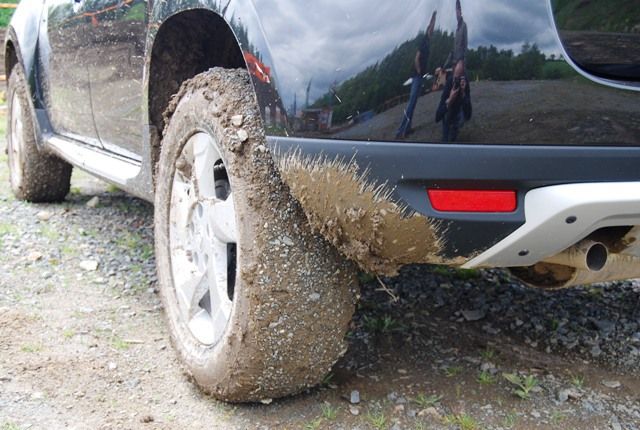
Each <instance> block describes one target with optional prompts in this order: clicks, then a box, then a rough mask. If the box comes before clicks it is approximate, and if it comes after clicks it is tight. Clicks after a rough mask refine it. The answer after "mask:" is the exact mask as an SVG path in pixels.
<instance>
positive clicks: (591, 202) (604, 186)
mask: <svg viewBox="0 0 640 430" xmlns="http://www.w3.org/2000/svg"><path fill="white" fill-rule="evenodd" d="M524 207H525V208H524V210H525V219H526V222H525V224H524V225H523V226H522V227H520V228H519V229H518V230H516V231H515V232H513V233H512V234H511V235H509V236H507V237H506V238H505V239H503V240H502V241H500V242H499V243H498V244H496V245H494V246H493V247H492V248H490V249H488V250H487V251H485V252H484V253H482V254H481V255H479V256H478V257H476V258H474V259H472V260H470V261H468V262H467V263H466V264H465V265H464V266H463V267H465V268H474V267H516V266H531V265H533V264H536V263H537V262H539V261H541V260H543V259H545V258H547V257H551V256H553V255H556V254H558V253H559V252H561V251H563V250H565V249H566V248H568V247H570V246H571V245H573V244H575V243H576V242H578V241H579V240H581V239H583V238H585V237H586V236H588V235H589V234H590V233H592V232H594V231H595V230H598V229H599V228H602V227H615V226H627V225H629V226H634V225H640V182H611V183H590V184H589V183H588V184H569V185H554V186H550V187H544V188H538V189H535V190H532V191H529V192H528V193H527V195H526V196H525V199H524ZM572 218H575V221H574V222H570V221H572Z"/></svg>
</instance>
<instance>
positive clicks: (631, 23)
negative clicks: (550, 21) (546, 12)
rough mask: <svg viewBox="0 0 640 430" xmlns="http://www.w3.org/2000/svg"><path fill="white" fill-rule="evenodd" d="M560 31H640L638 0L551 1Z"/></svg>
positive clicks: (639, 5) (639, 6) (639, 2)
mask: <svg viewBox="0 0 640 430" xmlns="http://www.w3.org/2000/svg"><path fill="white" fill-rule="evenodd" d="M553 11H554V14H555V17H556V23H557V24H558V27H559V28H560V29H562V30H571V31H611V32H620V33H629V32H635V33H639V32H640V27H639V26H640V1H638V0H553Z"/></svg>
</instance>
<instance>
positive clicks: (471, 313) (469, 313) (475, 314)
mask: <svg viewBox="0 0 640 430" xmlns="http://www.w3.org/2000/svg"><path fill="white" fill-rule="evenodd" d="M486 315H487V313H486V312H485V311H483V310H482V309H475V310H463V311H462V316H463V317H464V319H465V320H467V321H469V322H473V321H480V320H481V319H483V318H484V317H485V316H486Z"/></svg>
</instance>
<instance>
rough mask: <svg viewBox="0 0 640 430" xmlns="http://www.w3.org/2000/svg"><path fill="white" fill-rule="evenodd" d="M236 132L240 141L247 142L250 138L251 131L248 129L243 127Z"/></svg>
mask: <svg viewBox="0 0 640 430" xmlns="http://www.w3.org/2000/svg"><path fill="white" fill-rule="evenodd" d="M236 134H237V136H238V140H239V141H240V142H246V141H247V140H249V133H247V131H246V130H244V129H242V128H241V129H239V130H238V132H237V133H236Z"/></svg>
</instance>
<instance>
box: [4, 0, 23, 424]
mask: <svg viewBox="0 0 640 430" xmlns="http://www.w3.org/2000/svg"><path fill="white" fill-rule="evenodd" d="M18 2H19V0H3V2H2V3H14V4H15V3H18ZM14 10H15V9H0V27H2V28H5V27H7V26H8V25H9V21H11V17H12V16H13V11H14ZM3 430H4V428H3Z"/></svg>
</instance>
